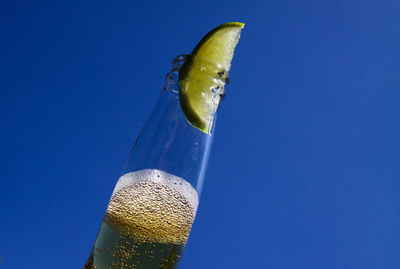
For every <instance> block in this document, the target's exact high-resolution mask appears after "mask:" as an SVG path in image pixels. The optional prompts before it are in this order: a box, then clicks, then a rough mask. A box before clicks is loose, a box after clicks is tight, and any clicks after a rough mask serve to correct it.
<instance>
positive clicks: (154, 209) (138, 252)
mask: <svg viewBox="0 0 400 269" xmlns="http://www.w3.org/2000/svg"><path fill="white" fill-rule="evenodd" d="M197 205H198V194H197V192H196V190H195V189H194V188H193V187H192V186H191V185H190V183H188V182H187V181H185V180H184V179H182V178H179V177H176V176H173V175H171V174H167V173H165V172H162V171H159V170H141V171H138V172H132V173H129V174H125V175H123V176H122V177H121V178H120V180H119V181H118V184H117V186H116V188H115V190H114V193H113V195H112V197H111V200H110V203H109V205H108V208H107V211H106V214H105V216H104V219H103V223H102V225H101V228H100V231H99V234H98V236H97V239H96V243H95V246H94V248H93V251H92V254H91V257H90V258H89V260H88V262H87V264H86V265H85V267H84V268H97V269H103V268H104V269H105V268H110V269H111V268H112V269H114V268H121V269H122V268H146V269H151V268H177V265H178V263H179V260H180V257H181V254H182V252H183V249H184V246H185V243H186V241H187V239H188V236H189V233H190V229H191V227H192V223H193V220H194V217H195V214H196V210H197Z"/></svg>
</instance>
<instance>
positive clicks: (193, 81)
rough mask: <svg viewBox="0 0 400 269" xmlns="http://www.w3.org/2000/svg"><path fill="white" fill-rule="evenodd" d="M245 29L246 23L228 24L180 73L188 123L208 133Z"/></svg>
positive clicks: (195, 52)
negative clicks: (234, 53) (241, 34)
mask: <svg viewBox="0 0 400 269" xmlns="http://www.w3.org/2000/svg"><path fill="white" fill-rule="evenodd" d="M243 27H244V24H243V23H240V22H228V23H224V24H222V25H220V26H218V27H216V28H214V29H213V30H211V31H210V32H209V33H208V34H206V35H205V36H204V37H203V38H202V39H201V40H200V42H199V43H198V44H197V46H196V47H195V48H194V50H193V51H192V53H191V55H188V56H187V57H186V60H185V63H184V64H183V66H182V67H181V69H180V71H179V99H180V104H181V107H182V110H183V112H184V114H185V117H186V119H187V121H188V122H189V123H190V124H191V125H193V126H194V127H195V128H197V129H199V130H200V131H202V132H204V133H207V134H210V132H211V129H212V125H213V121H214V116H215V113H216V111H217V109H218V105H219V101H220V99H221V96H222V95H223V94H224V85H225V81H226V80H227V79H228V71H229V69H230V67H231V61H232V58H233V52H234V50H235V47H236V45H237V43H238V41H239V37H240V32H241V30H242V28H243Z"/></svg>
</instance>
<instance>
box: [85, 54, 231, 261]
mask: <svg viewBox="0 0 400 269" xmlns="http://www.w3.org/2000/svg"><path fill="white" fill-rule="evenodd" d="M190 57H193V56H190V55H182V56H178V57H176V58H175V59H174V61H173V62H172V70H171V71H170V72H169V73H168V74H167V77H166V85H165V87H164V89H163V90H162V93H161V95H160V97H159V100H158V102H157V105H156V107H155V109H154V110H153V112H152V113H151V115H150V117H149V118H148V120H147V121H146V123H145V125H144V127H143V128H142V130H141V132H140V134H139V137H138V138H137V140H136V142H135V144H134V146H133V148H132V150H131V152H130V154H129V158H128V161H127V163H126V165H125V168H124V169H123V171H122V175H121V177H120V178H119V180H118V182H117V184H116V186H115V189H114V192H113V194H112V196H111V199H110V202H109V205H108V207H107V210H106V213H105V215H104V218H103V222H102V224H101V227H100V230H99V232H98V235H97V239H96V242H95V245H94V247H93V249H92V252H91V255H90V257H89V259H88V261H87V262H86V264H85V266H84V268H97V269H103V268H104V269H105V268H145V269H152V268H157V269H158V268H177V267H178V264H179V261H180V258H181V255H182V252H183V249H184V247H185V244H186V242H187V239H188V236H189V233H190V229H191V226H192V223H193V221H194V218H195V215H196V211H197V206H198V203H199V196H200V193H201V190H202V186H203V179H204V173H205V170H206V165H207V161H208V156H209V153H210V149H211V144H212V137H213V133H214V132H213V131H214V130H212V131H211V134H206V133H203V132H201V131H200V130H198V129H196V128H194V127H193V126H191V125H190V124H189V123H188V122H187V120H186V118H185V115H184V113H183V111H182V109H181V106H180V103H179V91H178V75H179V69H180V68H181V66H182V64H183V63H184V62H185V60H188V59H190ZM207 66H208V67H209V66H211V67H209V69H210V70H215V72H212V73H208V74H206V76H207V79H209V80H210V81H215V83H216V84H218V85H219V86H218V87H219V89H220V87H221V86H220V85H221V83H222V85H225V82H226V80H227V79H226V78H227V76H225V78H224V79H222V78H221V75H220V74H221V67H220V66H219V65H216V64H213V63H210V62H207ZM195 68H204V67H202V66H197V67H195ZM222 72H223V71H222ZM210 90H212V91H214V90H215V89H213V88H210ZM218 92H223V91H218ZM215 119H216V117H214V125H213V126H214V127H215Z"/></svg>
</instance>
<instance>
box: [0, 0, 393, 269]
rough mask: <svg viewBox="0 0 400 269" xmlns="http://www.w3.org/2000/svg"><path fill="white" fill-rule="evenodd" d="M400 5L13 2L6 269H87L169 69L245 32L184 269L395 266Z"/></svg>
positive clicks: (4, 198) (4, 204) (3, 73)
mask: <svg viewBox="0 0 400 269" xmlns="http://www.w3.org/2000/svg"><path fill="white" fill-rule="evenodd" d="M399 13H400V4H399V2H397V1H369V0H367V1H364V0H363V1H316V0H314V1H225V0H221V1H209V0H207V1H196V2H194V1H152V2H146V1H140V2H139V1H68V2H61V1H31V2H29V1H26V2H24V1H6V2H2V4H0V34H1V40H2V42H0V62H1V65H0V81H1V87H0V112H1V115H2V117H0V119H1V121H0V123H1V132H0V141H1V142H0V145H1V151H0V152H1V153H0V164H1V170H2V175H3V176H2V177H1V178H2V180H1V182H2V187H1V188H0V203H1V207H0V209H1V212H2V214H1V218H0V230H1V233H0V255H1V260H0V268H5V269H8V268H13V269H14V268H60V269H61V268H66V269H67V268H68V269H70V268H81V267H82V265H83V263H84V262H85V260H86V258H87V256H88V255H89V252H90V249H91V247H92V244H93V243H94V240H95V237H96V233H97V230H98V228H99V225H100V222H101V218H102V216H103V214H104V211H105V208H106V205H107V202H108V199H109V197H110V195H111V192H112V190H113V187H114V184H115V182H116V179H117V177H118V176H119V174H120V172H121V169H122V167H123V165H124V163H125V161H126V158H127V156H128V152H129V150H130V148H131V146H132V144H133V142H134V140H135V139H136V136H137V135H138V133H139V131H140V128H141V127H142V125H143V123H144V121H145V120H146V118H147V116H148V114H149V113H150V111H151V110H152V108H153V106H154V105H155V102H156V100H157V97H158V95H159V93H160V91H161V89H162V87H163V84H164V77H165V74H166V72H167V71H168V70H169V68H170V62H171V60H172V59H173V58H174V56H176V55H178V54H182V53H189V52H190V51H191V50H192V49H193V48H194V46H195V45H196V43H197V41H199V39H200V38H201V37H202V36H203V35H204V34H205V33H207V32H208V31H209V30H210V29H212V28H213V27H215V26H217V25H219V24H221V23H223V22H227V21H242V22H244V23H246V27H245V29H244V30H243V32H242V38H241V40H240V42H239V45H238V47H237V50H236V55H235V58H234V61H233V63H232V69H231V72H230V78H231V83H230V84H229V85H228V88H227V98H226V99H225V100H224V102H223V104H222V105H221V108H220V113H219V115H218V124H217V129H216V135H215V139H214V146H213V150H212V154H211V158H210V164H209V169H208V172H207V175H206V179H205V185H204V189H203V193H202V197H201V201H200V207H199V211H198V215H197V217H196V221H195V224H194V226H193V230H192V234H191V237H190V239H189V243H188V246H187V248H186V251H185V253H184V257H183V260H182V263H181V268H187V269H188V268H190V269H197V268H274V269H275V268H276V269H289V268H297V269H303V268H304V269H314V268H315V269H317V268H326V269H330V268H332V269H333V268H340V269H344V268H352V269H354V268H360V269H361V268H363V269H366V268H371V269H372V268H374V269H375V268H380V269H395V268H400V256H399V252H400V229H399V227H400V196H399V193H400V166H399V163H400V117H399V116H400V90H399V89H400V75H399V70H400V50H399V48H400V31H399V29H400V16H399V15H398V14H399Z"/></svg>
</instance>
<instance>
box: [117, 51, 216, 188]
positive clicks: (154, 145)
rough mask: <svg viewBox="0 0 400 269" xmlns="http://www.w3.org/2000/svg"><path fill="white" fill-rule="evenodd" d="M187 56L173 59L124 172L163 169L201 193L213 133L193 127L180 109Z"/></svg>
mask: <svg viewBox="0 0 400 269" xmlns="http://www.w3.org/2000/svg"><path fill="white" fill-rule="evenodd" d="M187 57H188V56H178V57H176V58H175V59H174V61H173V63H172V69H171V71H170V72H168V73H167V76H166V84H165V86H164V88H163V90H162V92H161V95H160V97H159V99H158V102H157V104H156V106H155V108H154V109H153V111H152V113H151V115H150V117H149V118H148V120H147V121H146V123H145V125H144V127H143V128H142V130H141V132H140V134H139V137H138V138H137V140H136V142H135V144H134V146H133V148H132V150H131V153H130V156H129V159H128V162H127V164H126V167H125V169H124V170H123V174H125V173H128V172H133V171H138V170H143V169H157V170H161V171H164V172H167V173H170V174H173V175H175V176H178V177H181V178H183V179H185V180H186V181H188V182H189V183H191V184H192V186H193V187H194V188H195V189H196V190H197V192H198V193H199V194H200V192H201V189H202V185H203V178H204V173H205V170H206V166H207V162H208V156H209V152H210V149H211V144H212V138H213V133H214V132H213V130H212V132H211V134H206V133H203V132H201V131H200V130H198V129H196V128H194V127H193V126H192V125H190V124H189V123H188V122H187V120H186V118H185V115H184V113H183V111H182V109H181V106H180V102H179V86H178V79H179V70H180V68H181V67H182V65H183V64H184V62H185V60H187ZM189 57H190V56H189ZM211 79H215V78H211ZM217 79H218V78H217ZM213 128H215V124H214V127H213Z"/></svg>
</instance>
